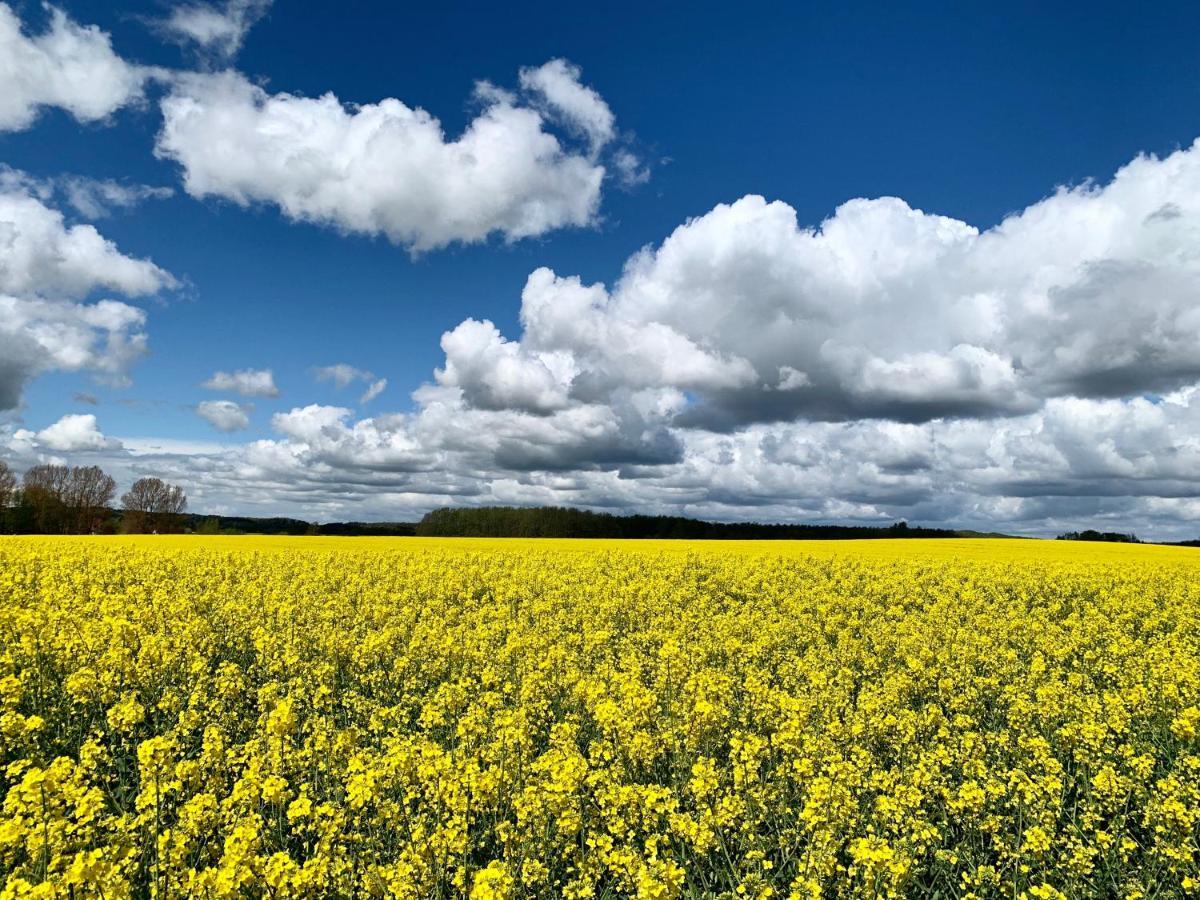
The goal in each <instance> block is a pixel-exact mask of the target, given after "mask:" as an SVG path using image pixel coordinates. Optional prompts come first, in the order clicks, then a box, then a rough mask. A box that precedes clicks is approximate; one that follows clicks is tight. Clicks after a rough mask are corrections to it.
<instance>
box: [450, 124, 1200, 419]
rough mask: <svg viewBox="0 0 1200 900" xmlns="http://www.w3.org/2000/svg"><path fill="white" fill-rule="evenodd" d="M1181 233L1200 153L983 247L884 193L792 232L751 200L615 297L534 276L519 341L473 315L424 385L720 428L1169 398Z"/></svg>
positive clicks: (1010, 223) (708, 219) (1095, 191)
mask: <svg viewBox="0 0 1200 900" xmlns="http://www.w3.org/2000/svg"><path fill="white" fill-rule="evenodd" d="M1168 212H1169V214H1168ZM1198 237H1200V144H1197V145H1195V146H1193V147H1191V148H1189V149H1186V150H1181V151H1178V152H1176V153H1174V154H1172V155H1171V156H1169V157H1167V158H1165V159H1157V158H1154V157H1139V158H1138V159H1136V160H1134V161H1133V162H1131V163H1130V164H1129V165H1127V166H1125V167H1124V168H1123V169H1121V170H1120V171H1119V172H1118V173H1117V174H1116V176H1115V177H1114V178H1113V179H1112V181H1111V182H1110V183H1108V184H1106V185H1103V186H1097V185H1093V184H1086V185H1083V186H1080V187H1077V188H1063V189H1060V190H1059V191H1057V192H1056V193H1055V194H1053V195H1052V196H1050V197H1048V198H1046V199H1045V200H1043V201H1041V202H1039V203H1037V204H1034V205H1033V206H1031V207H1029V208H1028V209H1026V210H1024V211H1023V212H1021V213H1018V214H1015V215H1013V216H1011V217H1009V218H1008V219H1006V220H1005V221H1004V222H1002V223H1001V224H1000V225H998V226H996V227H994V228H991V229H989V230H987V231H983V232H980V231H979V230H978V229H976V228H974V227H972V226H970V225H968V224H967V223H965V222H960V221H958V220H955V219H950V218H946V217H944V216H937V215H932V214H929V213H925V212H922V211H920V210H915V209H912V208H911V207H909V206H908V205H907V204H906V203H904V202H903V201H902V200H898V199H895V198H883V199H878V200H852V201H850V202H848V203H845V204H843V205H842V206H841V207H839V208H838V210H837V211H836V212H835V213H834V215H833V216H831V217H830V218H829V219H827V220H826V221H824V222H823V223H821V225H820V227H819V228H803V227H801V226H800V225H799V224H798V223H797V221H796V214H795V211H794V210H793V209H792V208H791V207H789V206H787V205H786V204H784V203H782V202H778V201H776V202H767V201H766V200H764V199H763V198H761V197H754V196H750V197H745V198H742V199H741V200H738V201H737V202H735V203H732V204H728V205H721V206H718V207H716V208H715V209H713V210H712V211H710V212H709V213H707V214H705V215H703V216H701V217H699V218H697V219H694V220H692V221H689V222H687V223H686V224H684V225H682V226H680V227H679V228H678V229H676V230H675V232H674V233H673V234H672V235H670V236H669V237H668V238H667V239H666V240H665V241H664V242H663V243H662V244H661V245H659V246H658V247H655V248H647V249H645V250H643V251H641V252H639V253H638V254H636V255H635V256H634V257H632V258H631V259H630V260H629V261H628V263H627V264H626V267H625V270H624V273H623V274H622V276H621V278H620V280H619V281H618V282H617V283H616V285H615V286H614V287H613V288H612V289H611V290H610V289H608V288H606V287H605V286H604V285H599V284H597V285H584V284H583V283H582V282H581V281H580V280H579V279H577V278H569V277H567V278H564V277H559V276H557V275H555V274H554V273H553V272H551V271H549V270H546V269H541V270H538V271H536V272H534V273H533V274H532V275H531V276H530V278H529V281H528V284H527V285H526V287H525V291H524V293H523V295H522V299H521V325H522V333H521V335H520V337H519V339H517V340H509V339H506V338H505V337H504V336H503V335H501V334H500V333H499V332H498V331H497V330H496V329H495V327H494V326H493V325H492V324H491V323H490V322H477V321H474V320H468V321H466V322H464V323H463V324H462V325H460V326H459V327H458V328H457V329H455V330H453V331H451V332H450V333H448V334H447V335H446V337H445V338H443V341H442V345H443V349H444V350H445V353H446V364H445V366H444V367H443V368H441V369H440V370H439V371H438V372H437V380H438V382H439V383H441V384H444V385H447V386H453V387H456V388H458V389H459V390H460V391H461V392H462V396H463V398H464V400H465V402H466V403H467V404H468V405H471V406H473V407H477V408H479V409H499V408H511V409H514V410H524V411H535V412H543V413H544V412H548V411H550V410H556V409H565V408H568V407H570V406H572V405H574V404H585V403H595V402H608V398H610V397H612V396H615V395H617V394H619V393H620V392H623V391H629V390H646V389H659V390H672V389H673V390H682V391H685V392H686V393H687V394H688V396H689V398H690V402H689V403H688V404H687V407H686V408H685V409H683V410H681V411H680V414H679V417H678V419H677V420H676V424H678V425H685V426H690V427H696V428H705V429H711V430H726V431H727V430H731V429H736V428H740V427H743V426H745V425H747V424H751V423H754V422H770V421H791V420H795V419H798V418H804V419H817V420H831V421H836V420H853V419H859V418H887V419H895V420H898V421H908V422H922V421H929V420H932V419H938V418H947V417H992V416H1007V415H1017V414H1021V413H1027V412H1030V411H1033V410H1036V409H1038V408H1039V407H1040V406H1041V405H1042V404H1043V403H1045V402H1046V401H1047V400H1048V399H1050V398H1055V397H1069V396H1082V397H1122V396H1130V395H1134V394H1138V393H1142V392H1149V391H1154V392H1162V391H1169V390H1172V389H1175V388H1178V387H1181V386H1183V385H1186V384H1190V383H1192V382H1194V381H1195V380H1196V379H1197V378H1200V311H1198V310H1197V307H1196V304H1195V297H1196V295H1197V291H1198V290H1200V252H1198V251H1197V250H1196V248H1197V246H1200V244H1198V243H1197V238H1198Z"/></svg>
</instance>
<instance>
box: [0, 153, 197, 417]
mask: <svg viewBox="0 0 1200 900" xmlns="http://www.w3.org/2000/svg"><path fill="white" fill-rule="evenodd" d="M0 175H3V176H4V177H3V178H2V179H0V410H4V409H12V408H14V407H16V406H17V405H18V404H19V403H20V399H21V394H22V391H23V389H24V387H25V385H26V384H27V383H28V382H29V381H30V379H32V378H34V377H35V376H36V375H38V374H39V373H41V372H45V371H49V370H53V369H57V370H63V371H79V370H89V371H91V372H93V373H94V374H96V375H97V376H99V377H100V378H101V379H102V380H105V381H108V382H110V383H115V384H122V383H124V382H125V381H126V380H127V379H126V375H125V372H126V371H127V369H128V368H129V366H130V365H131V364H132V363H133V362H134V361H135V360H136V359H137V358H138V357H140V356H141V355H142V354H143V353H145V350H146V334H145V331H144V325H145V313H144V312H142V311H141V310H140V309H138V308H136V307H134V306H131V305H129V304H127V303H123V302H119V301H116V300H108V299H105V300H99V301H96V302H91V303H80V302H77V301H78V299H79V298H84V297H86V296H87V295H89V294H92V293H93V292H95V291H98V290H112V291H116V292H119V293H121V294H124V295H126V296H131V297H136V296H143V295H147V294H153V293H157V292H158V291H161V290H164V289H166V288H171V287H174V286H175V285H176V281H175V279H174V278H173V277H172V276H171V275H170V274H169V273H168V272H166V271H164V270H163V269H161V268H159V267H158V266H156V265H155V264H154V263H152V262H150V261H149V260H145V259H135V258H133V257H130V256H126V255H125V254H123V253H122V252H121V251H120V250H119V249H118V248H117V247H116V245H115V244H113V243H112V241H109V240H107V239H105V238H104V237H103V236H101V234H100V233H99V232H98V231H97V230H96V229H95V228H94V227H93V226H91V225H72V226H68V225H67V224H66V223H65V221H64V219H63V216H62V214H61V213H60V212H58V211H57V210H55V209H52V208H51V207H49V206H47V205H46V203H45V202H44V201H43V199H41V198H39V197H38V196H35V194H34V193H32V192H31V190H30V188H29V185H28V184H25V183H24V182H23V181H22V177H20V176H19V173H16V174H14V173H12V172H11V171H7V170H6V171H5V172H3V173H0Z"/></svg>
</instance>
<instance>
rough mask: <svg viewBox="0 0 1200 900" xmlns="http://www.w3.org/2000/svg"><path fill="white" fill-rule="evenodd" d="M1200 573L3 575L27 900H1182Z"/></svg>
mask: <svg viewBox="0 0 1200 900" xmlns="http://www.w3.org/2000/svg"><path fill="white" fill-rule="evenodd" d="M1198 553H1200V551H1194V550H1187V549H1173V548H1161V547H1144V546H1128V545H1081V544H1073V543H1052V542H1035V541H1017V540H1013V541H1000V540H992V541H984V540H978V541H971V540H962V541H959V540H945V541H936V542H934V541H929V542H926V541H914V540H909V541H904V542H890V541H863V542H840V543H819V542H812V543H774V544H772V543H751V542H745V543H719V544H715V543H670V542H642V543H628V542H627V543H618V542H602V541H597V542H589V541H504V540H492V541H487V540H479V541H472V540H421V539H399V540H389V539H378V540H376V539H356V540H350V539H336V538H332V539H322V538H307V539H306V538H299V539H284V538H214V539H201V538H195V537H179V538H113V539H94V538H81V539H72V538H57V539H56V538H6V539H2V540H0V754H2V758H0V795H2V796H3V809H2V811H0V876H2V877H3V880H4V883H5V887H4V889H3V897H5V898H9V897H12V898H16V897H26V896H29V897H33V896H37V897H59V896H62V897H67V896H70V897H74V898H82V897H104V898H109V900H111V898H119V897H127V896H139V897H140V896H160V897H167V896H171V897H174V896H196V897H206V896H207V897H241V896H251V897H257V896H276V897H331V896H338V897H341V896H346V897H348V896H396V897H414V898H415V897H455V896H471V897H480V898H484V897H538V896H548V897H549V896H565V897H605V896H610V897H615V896H637V897H646V898H657V897H680V896H683V897H700V896H721V895H726V896H748V897H769V896H774V897H788V896H796V897H811V898H820V897H847V898H848V897H863V896H868V897H869V896H914V897H915V896H920V897H932V896H941V897H947V898H948V897H1020V896H1026V897H1062V896H1066V897H1114V896H1115V897H1130V898H1133V897H1172V896H1186V895H1188V894H1189V892H1192V893H1194V892H1195V891H1197V890H1198V886H1197V885H1198V883H1197V879H1200V856H1198V849H1197V836H1198V830H1200V738H1198V736H1197V731H1198V728H1200V566H1198V565H1197V563H1198V562H1200V555H1198Z"/></svg>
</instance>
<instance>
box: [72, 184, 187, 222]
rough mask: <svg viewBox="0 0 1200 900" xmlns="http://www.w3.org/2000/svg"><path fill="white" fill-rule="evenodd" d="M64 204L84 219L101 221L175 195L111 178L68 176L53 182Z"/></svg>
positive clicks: (168, 189) (167, 191)
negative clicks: (150, 201)
mask: <svg viewBox="0 0 1200 900" xmlns="http://www.w3.org/2000/svg"><path fill="white" fill-rule="evenodd" d="M55 184H56V186H57V187H58V189H59V190H60V191H61V192H62V194H63V197H64V198H65V199H66V201H67V202H68V203H69V204H71V206H72V207H73V208H74V209H75V211H76V212H77V213H79V214H80V215H81V216H83V217H84V218H87V219H103V218H105V217H106V216H108V215H109V214H110V213H111V212H112V211H113V210H114V209H122V210H125V209H132V208H133V207H135V206H137V205H138V204H140V203H142V202H143V201H146V200H163V199H165V198H167V197H170V196H172V195H173V194H174V193H175V191H174V190H173V189H172V188H169V187H153V186H151V185H147V184H127V183H125V182H121V181H114V180H112V179H111V178H103V179H101V178H88V177H86V176H82V175H68V176H65V177H63V178H61V179H55Z"/></svg>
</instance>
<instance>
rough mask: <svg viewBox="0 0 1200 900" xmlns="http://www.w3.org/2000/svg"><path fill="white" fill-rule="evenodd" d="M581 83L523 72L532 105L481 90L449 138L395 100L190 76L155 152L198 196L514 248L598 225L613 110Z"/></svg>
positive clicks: (231, 77) (414, 240) (551, 68)
mask: <svg viewBox="0 0 1200 900" xmlns="http://www.w3.org/2000/svg"><path fill="white" fill-rule="evenodd" d="M578 75H579V72H578V70H577V69H575V68H573V67H571V66H569V65H568V64H566V63H565V62H563V61H555V62H552V63H549V64H547V65H546V66H543V67H542V68H541V69H536V70H525V72H523V73H522V78H523V80H525V81H527V82H528V83H529V85H530V87H531V89H534V90H535V91H536V93H537V97H538V98H539V102H538V103H537V104H535V105H527V104H525V103H523V102H522V101H521V100H520V99H519V98H518V97H516V96H515V95H513V94H511V93H509V92H507V91H503V90H500V89H497V88H495V87H492V86H491V85H487V84H486V83H481V84H480V85H479V87H478V90H477V99H478V100H479V101H480V102H481V104H482V109H481V110H480V112H479V114H478V115H477V116H476V118H475V119H474V120H473V121H471V123H470V124H469V125H468V126H467V128H466V130H465V131H464V132H463V133H462V134H461V135H459V136H458V137H456V138H449V139H448V138H447V135H446V134H445V132H444V131H443V130H442V126H441V123H440V122H439V121H438V120H437V119H436V118H434V117H433V116H432V115H430V114H429V113H428V112H426V111H425V110H423V109H420V108H416V107H410V106H408V105H406V104H404V103H403V102H401V101H400V100H396V99H386V100H382V101H380V102H379V103H367V104H362V105H354V106H347V105H346V104H343V103H342V102H341V101H340V100H339V99H338V98H337V97H335V96H334V95H333V94H325V95H324V96H322V97H317V98H309V97H301V96H297V95H294V94H286V93H279V94H269V93H267V92H266V91H265V90H263V89H262V88H260V87H258V86H256V85H254V84H252V83H251V82H250V81H248V80H247V79H246V78H245V77H243V76H242V75H240V74H238V73H236V72H232V71H227V72H221V73H210V74H192V75H186V76H182V77H180V78H178V79H177V80H176V82H175V84H174V87H173V89H172V91H171V93H170V94H169V95H168V96H167V97H166V98H165V99H164V100H163V101H162V112H163V127H162V131H161V132H160V133H159V136H158V142H157V146H156V151H157V153H158V155H159V156H161V157H164V158H166V159H171V160H174V161H175V162H177V163H179V164H180V166H182V168H183V178H184V187H185V189H186V190H187V192H188V193H189V194H191V195H192V196H194V197H222V198H225V199H228V200H232V201H233V202H235V203H238V204H240V205H243V206H244V205H248V204H250V203H255V202H261V203H269V204H273V205H275V206H278V207H279V209H280V210H281V211H282V212H283V214H284V215H286V216H287V217H288V218H290V219H292V220H295V221H300V222H312V223H316V224H321V225H328V226H332V227H335V228H337V229H339V230H341V231H344V232H351V233H356V234H366V235H384V236H386V237H387V238H388V239H389V240H391V241H392V242H393V243H396V244H400V245H404V246H407V247H410V248H412V249H413V250H414V251H424V250H431V249H434V248H437V247H442V246H445V245H447V244H450V243H454V242H461V243H474V242H479V241H483V240H485V239H487V238H488V237H489V236H490V235H492V234H499V235H501V236H502V237H503V238H504V239H505V240H508V241H515V240H519V239H521V238H526V237H531V236H536V235H541V234H545V233H546V232H549V231H552V230H554V229H558V228H563V227H568V226H582V225H587V224H589V223H591V222H592V221H593V220H594V218H595V215H596V211H597V208H598V206H599V203H600V191H601V184H602V182H603V180H604V176H605V167H604V166H603V165H602V164H601V163H600V162H599V161H598V160H597V159H596V158H595V155H596V153H597V152H598V151H599V149H600V147H601V146H602V145H603V143H605V142H606V141H607V140H608V137H609V136H610V135H611V132H612V121H611V118H612V114H611V112H610V111H608V107H607V105H605V104H604V101H603V100H602V99H601V98H600V96H599V95H598V94H596V93H595V92H594V91H593V90H591V89H590V88H587V87H585V86H584V85H582V84H580V83H579V82H578ZM543 109H550V110H552V111H553V112H554V113H555V115H557V116H560V117H561V118H562V119H564V120H565V121H566V122H567V124H568V126H569V127H570V128H571V129H573V130H577V131H580V132H581V133H583V134H584V135H585V136H586V138H587V140H588V144H589V146H588V148H587V151H586V152H576V151H573V150H572V149H571V148H570V147H569V146H568V145H565V144H564V143H563V142H562V141H560V139H559V138H558V137H556V136H555V135H554V134H553V133H552V132H551V131H550V130H548V129H547V124H548V123H547V120H546V117H545V115H544V114H543V112H542V110H543ZM605 113H607V118H606V117H605Z"/></svg>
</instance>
